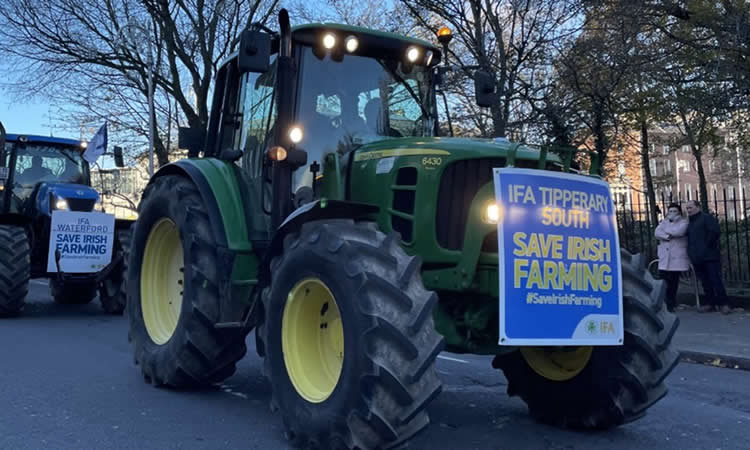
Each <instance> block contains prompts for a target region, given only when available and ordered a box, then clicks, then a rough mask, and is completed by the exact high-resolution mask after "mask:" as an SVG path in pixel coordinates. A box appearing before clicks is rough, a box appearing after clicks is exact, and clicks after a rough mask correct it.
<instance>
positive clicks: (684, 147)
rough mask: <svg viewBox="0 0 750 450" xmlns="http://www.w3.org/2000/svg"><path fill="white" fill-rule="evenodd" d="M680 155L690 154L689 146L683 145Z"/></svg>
mask: <svg viewBox="0 0 750 450" xmlns="http://www.w3.org/2000/svg"><path fill="white" fill-rule="evenodd" d="M682 153H690V146H689V145H683V146H682Z"/></svg>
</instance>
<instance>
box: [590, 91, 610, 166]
mask: <svg viewBox="0 0 750 450" xmlns="http://www.w3.org/2000/svg"><path fill="white" fill-rule="evenodd" d="M595 108H596V111H595V113H594V130H593V131H594V148H595V149H596V155H597V157H598V158H599V175H601V174H602V169H603V168H604V159H605V158H606V157H607V136H606V134H605V132H604V112H603V111H602V108H601V105H596V106H595Z"/></svg>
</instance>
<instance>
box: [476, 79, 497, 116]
mask: <svg viewBox="0 0 750 450" xmlns="http://www.w3.org/2000/svg"><path fill="white" fill-rule="evenodd" d="M474 95H475V97H476V101H477V105H479V106H484V107H488V106H492V105H493V104H494V103H495V77H493V76H492V75H490V74H489V73H487V72H483V71H481V70H477V71H476V72H474Z"/></svg>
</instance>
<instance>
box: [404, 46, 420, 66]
mask: <svg viewBox="0 0 750 450" xmlns="http://www.w3.org/2000/svg"><path fill="white" fill-rule="evenodd" d="M419 53H420V52H419V49H418V48H417V47H413V46H412V47H409V48H408V49H407V50H406V59H408V60H409V62H410V63H415V62H417V59H419Z"/></svg>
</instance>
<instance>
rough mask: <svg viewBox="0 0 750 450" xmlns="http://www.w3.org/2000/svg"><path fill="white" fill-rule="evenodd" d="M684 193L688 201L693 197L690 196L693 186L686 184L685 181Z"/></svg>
mask: <svg viewBox="0 0 750 450" xmlns="http://www.w3.org/2000/svg"><path fill="white" fill-rule="evenodd" d="M685 193H686V195H685V198H686V199H687V200H688V201H690V200H692V199H693V197H692V194H693V187H692V186H690V184H688V183H685Z"/></svg>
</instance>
